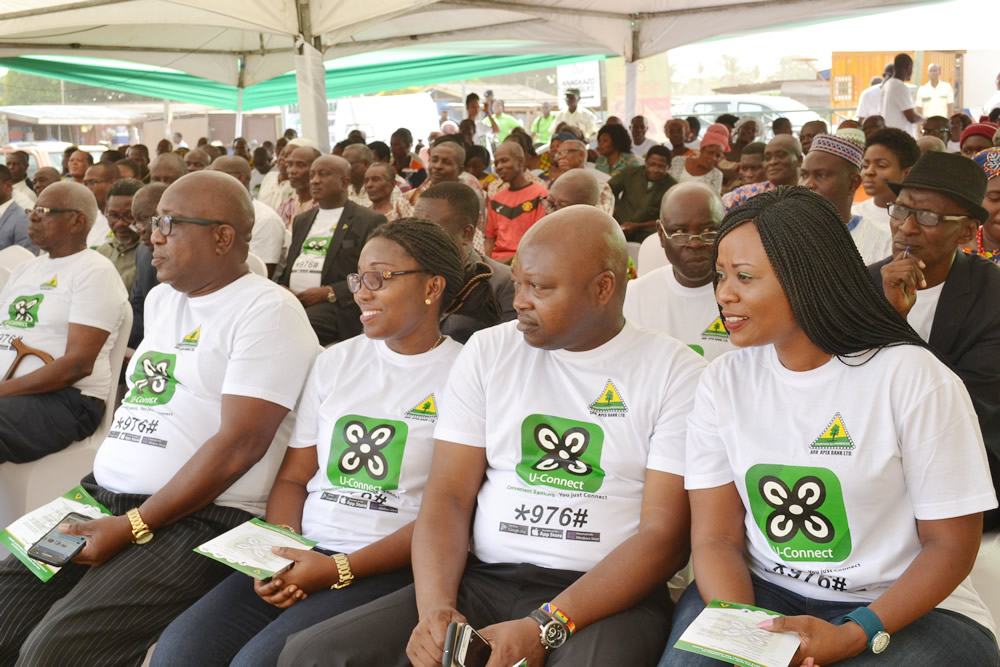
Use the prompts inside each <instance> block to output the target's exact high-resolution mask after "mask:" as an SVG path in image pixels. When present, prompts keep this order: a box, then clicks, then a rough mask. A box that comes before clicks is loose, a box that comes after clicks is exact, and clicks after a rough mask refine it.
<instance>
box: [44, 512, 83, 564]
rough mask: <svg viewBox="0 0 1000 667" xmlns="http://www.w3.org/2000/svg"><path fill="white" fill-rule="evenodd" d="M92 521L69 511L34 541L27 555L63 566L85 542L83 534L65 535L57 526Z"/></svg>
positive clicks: (78, 551)
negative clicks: (40, 537)
mask: <svg viewBox="0 0 1000 667" xmlns="http://www.w3.org/2000/svg"><path fill="white" fill-rule="evenodd" d="M85 521H93V519H91V518H90V517H89V516H84V515H83V514H79V513H77V512H70V513H69V514H67V515H66V516H64V517H63V518H62V519H61V520H60V521H59V523H57V524H56V525H55V526H54V527H53V528H52V530H50V531H49V532H48V533H46V534H45V536H44V537H42V539H40V540H38V541H37V542H35V544H33V545H32V547H31V548H30V549H28V555H29V556H31V557H32V558H34V559H35V560H40V561H42V562H43V563H47V564H48V565H51V566H53V567H63V566H64V565H66V564H67V563H69V562H70V561H71V560H73V558H74V557H75V556H76V555H77V554H78V553H80V550H81V549H83V547H84V545H85V544H87V537H86V536H85V535H66V534H65V533H60V532H59V526H61V525H62V524H64V523H83V522H85Z"/></svg>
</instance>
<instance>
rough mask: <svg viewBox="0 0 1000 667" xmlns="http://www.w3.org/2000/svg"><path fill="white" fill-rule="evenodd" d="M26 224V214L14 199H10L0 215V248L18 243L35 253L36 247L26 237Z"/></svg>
mask: <svg viewBox="0 0 1000 667" xmlns="http://www.w3.org/2000/svg"><path fill="white" fill-rule="evenodd" d="M28 224H29V220H28V214H27V213H25V212H24V209H23V208H21V207H20V205H19V204H18V203H17V202H16V201H12V202H11V203H10V204H9V205H8V206H7V210H6V211H4V213H3V216H2V217H0V249H3V248H6V247H8V246H12V245H19V246H22V247H24V248H27V249H28V250H30V251H31V252H32V253H34V254H36V255H37V254H38V248H36V247H35V245H34V244H33V243H32V242H31V239H30V238H28Z"/></svg>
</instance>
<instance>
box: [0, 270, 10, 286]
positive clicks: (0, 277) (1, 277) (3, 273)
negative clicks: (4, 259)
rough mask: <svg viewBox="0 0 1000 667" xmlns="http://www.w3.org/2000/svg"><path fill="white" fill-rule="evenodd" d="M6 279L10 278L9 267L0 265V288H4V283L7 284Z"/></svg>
mask: <svg viewBox="0 0 1000 667" xmlns="http://www.w3.org/2000/svg"><path fill="white" fill-rule="evenodd" d="M8 280H10V269H5V268H3V267H2V266H0V290H2V289H3V288H4V285H6V284H7V281H8Z"/></svg>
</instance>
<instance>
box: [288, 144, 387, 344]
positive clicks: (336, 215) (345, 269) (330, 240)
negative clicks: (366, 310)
mask: <svg viewBox="0 0 1000 667" xmlns="http://www.w3.org/2000/svg"><path fill="white" fill-rule="evenodd" d="M350 184H351V165H350V164H349V163H348V162H347V160H345V159H343V158H341V157H337V156H334V155H323V156H321V157H318V158H316V160H315V161H313V163H312V166H311V167H310V170H309V191H310V194H312V197H313V199H315V200H316V202H317V203H318V204H319V206H318V207H317V208H313V209H311V210H309V211H306V212H305V213H303V214H301V215H299V216H298V217H296V218H295V220H294V221H293V222H292V243H291V245H290V246H289V248H288V259H287V261H286V263H285V269H284V271H283V272H282V274H281V277H280V278H279V279H278V283H279V284H281V285H284V286H285V287H288V288H289V289H290V290H291V291H292V292H293V293H294V294H295V296H296V297H298V299H299V301H300V302H301V303H302V306H303V307H304V308H305V309H306V315H308V316H309V322H310V323H311V324H312V327H313V330H314V331H315V332H316V335H317V337H319V342H320V345H329V344H331V343H336V342H339V341H342V340H346V339H348V338H351V337H353V336H357V335H358V334H359V333H361V330H362V327H361V310H360V309H359V308H358V306H357V305H356V304H355V303H354V295H353V294H351V293H350V291H349V290H348V289H347V274H349V273H355V272H356V271H357V270H358V258H359V257H360V255H361V248H362V247H363V246H364V245H365V242H366V241H368V237H370V236H371V234H372V232H373V231H375V228H376V227H378V226H379V225H381V224H382V223H384V222H385V216H384V215H381V214H379V213H375V212H374V211H372V210H370V209H367V208H364V207H362V206H358V205H357V204H355V203H354V202H352V201H349V200H348V197H347V195H348V192H349V190H348V188H349V187H350Z"/></svg>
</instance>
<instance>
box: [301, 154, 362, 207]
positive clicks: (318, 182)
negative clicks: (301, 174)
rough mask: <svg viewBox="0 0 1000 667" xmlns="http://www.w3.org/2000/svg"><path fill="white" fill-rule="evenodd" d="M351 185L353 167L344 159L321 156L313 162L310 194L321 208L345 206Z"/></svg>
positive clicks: (310, 175)
mask: <svg viewBox="0 0 1000 667" xmlns="http://www.w3.org/2000/svg"><path fill="white" fill-rule="evenodd" d="M299 150H302V149H299ZM350 184H351V165H350V163H349V162H348V161H347V160H345V159H344V158H342V157H340V156H338V155H321V156H319V157H318V158H316V159H315V160H313V161H312V164H311V165H310V167H309V194H310V195H312V198H313V199H315V200H316V202H317V203H319V206H320V208H337V207H340V206H343V205H344V203H345V202H346V201H347V193H348V188H349V187H350Z"/></svg>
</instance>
